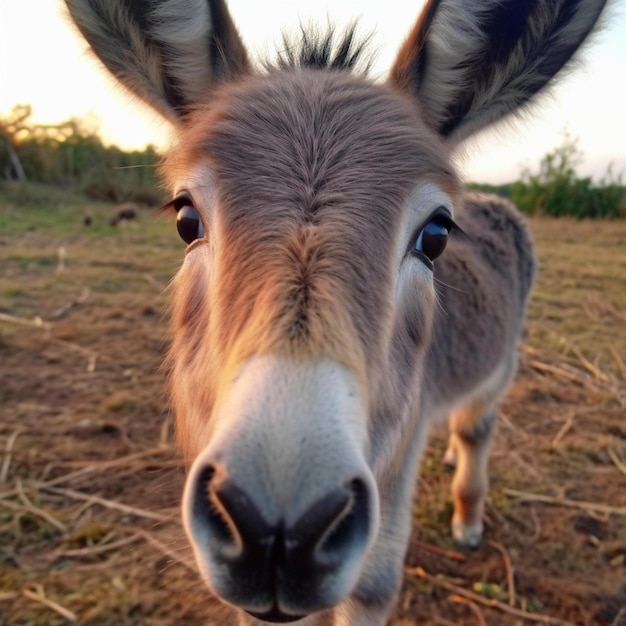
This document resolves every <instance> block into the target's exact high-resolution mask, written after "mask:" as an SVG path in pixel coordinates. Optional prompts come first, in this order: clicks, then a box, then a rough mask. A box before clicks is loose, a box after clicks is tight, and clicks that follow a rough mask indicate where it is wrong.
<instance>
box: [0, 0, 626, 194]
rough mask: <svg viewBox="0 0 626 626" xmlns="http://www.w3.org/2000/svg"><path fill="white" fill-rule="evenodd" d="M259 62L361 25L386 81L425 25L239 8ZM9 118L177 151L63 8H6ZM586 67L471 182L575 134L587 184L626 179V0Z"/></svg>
mask: <svg viewBox="0 0 626 626" xmlns="http://www.w3.org/2000/svg"><path fill="white" fill-rule="evenodd" d="M228 4H229V7H230V10H231V13H232V14H233V18H234V20H235V23H236V24H237V26H238V28H239V31H240V33H241V35H242V37H243V39H244V41H245V43H246V45H247V46H248V48H249V49H250V51H251V52H252V56H253V58H254V57H256V58H258V57H259V56H264V55H265V56H266V55H267V54H269V53H271V51H272V50H273V48H274V45H275V44H276V43H277V42H278V41H279V39H280V33H281V30H282V29H285V28H286V29H296V28H297V27H298V24H299V22H300V21H304V22H305V23H306V22H308V21H311V20H313V21H314V22H316V23H318V24H322V25H323V24H325V23H326V21H327V19H328V18H330V19H331V20H332V21H333V22H334V23H336V24H338V25H346V24H348V23H349V22H350V21H352V20H353V19H354V18H359V24H360V30H361V32H363V33H367V32H370V31H373V32H374V38H373V42H374V46H375V48H376V49H377V50H378V51H379V54H378V57H377V59H378V60H377V62H376V64H375V66H374V74H375V75H377V76H384V75H385V72H386V71H387V70H388V68H389V67H390V66H391V64H392V62H393V58H394V54H395V52H396V51H397V49H398V47H399V45H400V43H401V42H402V40H403V38H404V37H405V36H406V35H407V34H408V31H409V29H410V27H411V25H412V23H413V22H414V20H415V19H416V17H417V15H418V13H419V9H420V7H421V5H422V2H421V1H420V0H416V1H413V2H408V1H407V0H387V1H386V2H380V0H378V1H376V2H374V1H373V0H359V1H357V0H334V1H333V2H330V1H328V2H311V0H308V1H305V0H265V1H264V2H260V1H259V0H229V3H228ZM0 25H2V35H1V36H0V78H1V81H0V115H6V114H7V113H8V112H9V111H10V110H11V108H12V107H13V106H14V105H15V104H22V103H23V104H26V103H30V104H32V105H33V107H34V114H35V115H34V119H35V121H37V122H41V123H56V122H60V121H63V120H65V119H68V118H69V117H73V116H77V117H86V116H92V117H93V116H94V115H95V116H96V117H97V119H98V120H99V126H100V132H101V135H102V137H103V138H104V139H105V141H106V142H109V143H114V144H117V145H119V146H121V147H123V148H142V147H143V146H145V145H146V144H147V143H154V144H156V145H157V146H158V147H160V148H166V147H167V146H168V145H170V143H171V140H170V135H169V126H168V124H167V123H166V122H162V121H161V120H160V119H159V117H158V116H157V115H156V114H154V113H151V111H150V110H149V109H148V108H147V107H146V106H144V105H142V104H140V103H139V102H137V101H135V100H133V98H132V97H131V96H129V95H128V94H127V93H125V92H124V91H123V90H122V89H121V88H118V87H117V86H116V84H115V83H114V81H113V80H112V79H110V78H109V77H108V75H107V74H106V73H105V71H104V70H103V69H101V68H100V66H99V65H98V63H97V62H96V61H94V60H93V58H92V57H91V55H89V54H88V53H87V52H86V50H87V48H86V44H84V43H83V42H82V40H81V39H80V38H79V37H78V36H77V35H76V33H75V32H74V30H73V28H71V27H70V25H69V23H68V21H67V18H66V17H65V15H64V8H63V2H62V1H61V0H0ZM585 52H586V54H584V62H583V63H582V65H581V66H580V67H578V68H577V69H575V70H574V72H573V73H572V74H571V75H570V76H568V77H567V78H566V79H565V80H564V81H563V82H562V83H561V84H560V85H559V86H558V88H557V89H556V90H554V91H553V94H552V96H551V97H548V98H544V99H543V100H542V101H541V104H540V106H539V107H536V108H535V109H533V110H532V114H531V115H528V116H527V118H526V119H525V120H521V121H518V122H516V123H515V124H512V125H511V124H508V125H506V126H502V127H501V128H500V129H499V130H498V131H497V132H496V133H489V134H485V135H484V136H483V137H480V138H479V139H477V140H473V141H472V142H471V143H470V144H469V145H468V146H467V149H466V150H465V151H464V152H465V154H464V158H463V161H461V166H462V170H463V171H464V173H465V175H466V177H467V178H469V179H471V180H476V181H481V182H503V181H507V180H513V179H515V178H516V177H517V175H518V173H519V171H520V170H521V168H522V167H529V168H530V169H531V170H536V169H537V166H538V163H539V160H540V159H541V157H542V156H543V155H544V154H546V152H549V151H551V150H552V149H553V148H554V147H555V146H557V145H558V144H559V143H560V142H561V140H562V131H563V129H564V128H565V127H567V129H568V130H569V133H570V134H571V135H573V136H575V137H576V136H577V137H579V138H580V142H579V146H580V148H581V149H582V150H583V152H584V154H585V163H584V166H583V167H582V168H581V170H580V173H581V174H585V175H587V174H589V175H591V174H594V175H595V176H599V175H601V174H602V173H603V172H604V171H605V170H606V167H607V165H608V164H609V163H611V162H613V163H614V164H615V170H616V171H624V172H625V173H626V0H621V1H620V2H617V3H616V6H614V8H613V12H612V15H611V16H610V18H609V19H608V20H607V27H606V28H605V32H603V33H602V34H601V35H599V36H597V37H596V39H595V42H594V43H593V44H592V45H591V46H590V47H589V48H587V50H586V51H585Z"/></svg>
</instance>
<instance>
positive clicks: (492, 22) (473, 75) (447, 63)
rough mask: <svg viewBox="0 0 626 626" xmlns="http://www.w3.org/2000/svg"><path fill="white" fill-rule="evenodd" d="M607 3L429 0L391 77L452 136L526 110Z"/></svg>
mask: <svg viewBox="0 0 626 626" xmlns="http://www.w3.org/2000/svg"><path fill="white" fill-rule="evenodd" d="M605 4H606V0H471V1H469V2H468V1H466V0H429V1H428V3H427V4H426V6H425V7H424V10H423V11H422V14H421V16H420V18H419V19H418V21H417V24H416V25H415V27H414V28H413V31H412V32H411V33H410V35H409V37H408V39H407V41H406V42H405V43H404V45H403V46H402V48H401V49H400V52H399V54H398V57H397V59H396V62H395V64H394V66H393V68H392V70H391V77H390V81H391V83H392V84H393V85H395V86H396V87H399V88H400V89H402V90H404V91H407V92H409V93H410V94H411V95H412V96H414V97H415V98H417V99H418V100H419V103H420V107H421V110H422V112H423V115H424V117H425V118H426V121H427V122H428V123H429V124H430V125H431V126H433V127H434V128H435V129H436V130H437V131H438V132H439V133H440V134H441V135H442V136H444V137H446V138H449V139H450V140H452V141H458V140H460V139H463V138H465V137H466V136H468V135H470V134H471V133H473V132H476V131H478V130H480V129H481V128H484V127H485V126H487V125H489V124H491V123H492V122H495V121H497V120H499V119H500V118H502V117H504V116H505V115H507V114H509V113H512V112H514V111H516V110H519V109H520V108H521V107H523V105H525V104H526V103H528V102H529V101H530V100H531V99H532V98H533V97H534V96H535V94H537V93H538V92H539V91H541V90H542V89H543V88H544V87H545V86H546V85H548V83H550V81H551V80H552V79H553V77H554V76H555V75H556V74H557V73H558V72H559V71H560V70H561V69H562V68H563V67H564V66H566V65H567V64H568V63H569V62H570V60H571V58H572V55H573V54H574V52H575V51H576V50H577V49H578V47H579V46H580V45H581V44H582V43H583V41H584V40H585V39H586V38H587V36H588V35H589V34H590V32H591V31H592V30H593V28H594V25H595V24H596V22H597V21H598V18H599V16H600V14H601V12H602V9H603V8H604V6H605Z"/></svg>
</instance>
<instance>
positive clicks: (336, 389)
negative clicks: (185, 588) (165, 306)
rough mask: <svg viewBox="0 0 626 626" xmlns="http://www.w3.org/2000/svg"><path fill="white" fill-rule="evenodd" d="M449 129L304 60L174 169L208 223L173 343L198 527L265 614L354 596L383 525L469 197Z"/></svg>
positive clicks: (260, 85) (191, 512) (209, 113)
mask: <svg viewBox="0 0 626 626" xmlns="http://www.w3.org/2000/svg"><path fill="white" fill-rule="evenodd" d="M440 143H441V142H440V140H439V138H438V137H437V136H436V135H435V134H434V133H432V131H430V130H428V129H427V128H426V127H425V126H424V124H423V123H422V122H421V120H420V119H419V118H418V117H417V116H416V115H415V113H414V109H413V106H412V103H411V102H410V101H408V99H407V100H405V99H404V98H402V97H399V96H398V95H397V94H396V93H394V92H393V91H391V90H390V89H389V88H386V87H383V86H372V85H371V84H369V83H367V82H365V81H363V80H362V79H356V78H354V77H352V76H346V75H345V74H344V73H342V72H331V73H325V72H320V71H319V70H305V69H300V70H298V71H295V70H294V71H282V72H277V73H274V74H272V75H270V76H268V77H265V78H264V80H258V79H256V78H251V79H246V80H242V81H241V83H239V84H237V85H236V86H234V87H232V88H226V89H224V90H223V91H222V93H221V94H220V98H219V100H217V101H216V102H215V103H211V104H209V105H208V106H207V107H206V108H203V109H202V110H199V111H197V112H196V113H195V114H194V117H193V121H192V122H191V123H190V126H189V129H188V130H187V131H186V132H185V133H184V136H183V138H182V141H181V144H180V145H181V148H180V150H178V151H176V152H175V153H174V154H173V155H172V156H170V159H169V160H168V162H167V163H166V164H165V166H164V170H165V171H168V172H174V173H178V176H180V174H179V173H181V172H185V173H187V174H186V175H183V176H182V178H179V177H178V176H176V177H175V178H174V180H173V186H174V188H175V189H176V194H177V197H178V199H177V200H176V201H175V204H177V205H178V207H179V216H180V215H181V213H182V212H183V211H184V212H188V213H189V214H190V215H193V219H194V220H196V222H195V226H192V230H193V228H194V227H195V228H196V229H197V230H196V231H195V232H193V234H192V236H197V238H196V239H194V240H193V241H192V243H191V244H190V246H189V248H188V251H187V255H186V260H185V263H184V265H183V267H182V269H181V272H180V273H179V276H178V278H177V280H176V289H175V292H176V293H175V295H174V302H175V310H174V316H173V325H174V332H173V344H172V350H171V359H172V377H171V381H172V392H173V393H172V395H173V398H174V405H175V407H176V410H177V415H178V430H179V437H180V441H181V444H182V447H183V450H184V451H185V454H186V456H187V458H188V459H189V461H193V464H192V468H191V473H190V477H189V479H188V482H187V489H186V492H185V498H184V519H185V525H186V528H187V531H188V533H189V534H190V536H191V537H192V538H193V543H194V546H195V548H196V554H197V557H198V562H199V564H200V566H201V569H202V572H203V574H204V576H205V578H206V579H207V581H208V583H209V585H210V586H211V588H212V589H214V590H215V591H216V592H217V593H218V594H219V595H220V596H221V597H222V598H224V599H226V600H227V601H229V602H231V603H233V604H236V605H237V606H241V607H243V608H245V609H246V610H247V611H249V612H250V613H253V614H256V615H262V616H265V617H266V618H267V617H269V616H270V615H274V614H275V615H278V614H279V613H278V612H277V611H280V615H282V616H292V617H293V618H296V617H300V616H303V615H307V614H309V613H311V612H312V611H316V610H319V609H322V608H326V607H328V606H332V605H334V604H336V603H337V602H338V601H339V600H340V599H341V598H343V597H344V596H346V595H347V594H348V593H349V592H350V591H352V589H353V588H354V586H355V584H356V582H357V579H358V576H359V573H360V572H361V570H362V567H363V561H364V559H365V557H366V555H367V554H368V551H369V548H370V547H371V545H372V543H373V542H374V541H375V539H376V536H377V532H378V525H379V517H380V513H379V509H380V503H379V499H380V498H379V494H378V488H377V485H376V476H375V467H374V466H375V464H376V462H377V459H379V458H380V459H382V456H383V455H385V454H389V453H393V450H392V449H385V448H386V447H387V448H389V441H388V440H387V439H388V433H387V432H386V431H387V430H388V429H389V426H390V424H391V422H395V423H396V424H397V427H398V428H399V427H400V426H401V424H403V423H404V422H405V421H406V419H407V415H408V407H409V405H410V403H409V400H411V401H412V403H414V402H415V401H416V400H417V397H416V394H417V393H418V392H419V385H418V384H417V378H418V376H417V372H418V371H419V370H420V367H421V362H422V360H423V355H424V351H425V348H426V345H427V341H428V337H429V335H430V327H431V324H432V319H433V313H434V303H435V296H434V289H433V275H432V260H433V259H434V258H435V256H437V255H438V253H439V252H440V251H441V250H442V249H443V244H444V243H445V241H443V239H445V232H444V231H445V229H446V228H448V227H449V225H450V222H451V215H452V210H453V203H454V201H453V198H454V197H455V195H456V180H455V178H454V176H453V174H452V173H451V169H450V167H449V166H448V164H447V161H446V159H445V151H444V150H442V149H441V145H440ZM180 207H183V208H180ZM191 207H193V209H192V208H191ZM196 216H197V219H196ZM431 230H433V231H435V234H432V233H431V232H430V231H431ZM201 234H202V236H200V235H201ZM429 257H430V258H429ZM398 372H400V373H401V374H400V375H398V374H397V373H398ZM390 373H393V378H391V377H390V376H389V374H390ZM399 383H401V384H399ZM217 538H219V541H218V540H217ZM305 589H306V592H303V590H305Z"/></svg>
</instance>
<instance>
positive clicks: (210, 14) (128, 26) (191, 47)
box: [65, 0, 248, 122]
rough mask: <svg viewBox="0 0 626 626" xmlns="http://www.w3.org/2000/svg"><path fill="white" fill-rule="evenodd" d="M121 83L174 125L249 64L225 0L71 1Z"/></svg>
mask: <svg viewBox="0 0 626 626" xmlns="http://www.w3.org/2000/svg"><path fill="white" fill-rule="evenodd" d="M65 2H66V4H67V8H68V10H69V13H70V16H71V18H72V19H73V20H74V22H75V24H76V26H77V27H78V29H79V30H80V31H81V33H82V35H83V36H84V37H85V39H86V40H87V42H88V43H89V45H90V46H91V48H92V49H93V51H94V52H95V53H96V55H97V56H98V57H99V58H100V60H101V61H102V62H103V63H104V65H105V66H106V67H107V68H108V69H109V71H110V72H111V73H112V74H113V76H115V78H117V79H118V80H119V81H120V82H121V83H122V84H124V85H125V86H126V87H127V88H129V89H130V90H131V91H132V92H133V93H134V94H136V95H138V96H139V97H140V98H142V99H143V100H145V101H146V102H147V103H148V104H149V105H150V106H152V107H153V108H155V109H157V110H158V111H159V112H160V113H161V114H163V115H164V116H165V117H167V118H169V119H170V120H172V121H174V122H179V121H180V118H181V117H182V116H183V115H184V114H185V113H187V112H188V111H189V110H190V108H192V107H193V105H194V104H196V103H198V102H199V101H200V100H201V99H202V98H203V97H204V96H206V93H207V91H208V90H209V89H210V88H211V87H213V86H214V85H215V84H217V83H219V82H220V81H222V80H224V79H227V78H228V77H229V76H231V75H233V74H236V73H238V72H241V71H244V70H246V69H247V67H248V58H247V54H246V50H245V48H244V46H243V44H242V42H241V39H240V38H239V35H238V33H237V31H236V29H235V27H234V25H233V22H232V19H231V17H230V14H229V13H228V9H227V8H226V4H225V1H224V0H159V1H158V2H156V1H155V0H65Z"/></svg>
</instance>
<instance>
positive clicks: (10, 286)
mask: <svg viewBox="0 0 626 626" xmlns="http://www.w3.org/2000/svg"><path fill="white" fill-rule="evenodd" d="M86 211H89V213H90V214H91V217H92V224H91V225H90V226H88V227H87V226H84V225H83V222H82V215H83V212H86ZM110 213H111V209H110V208H107V207H106V206H90V207H82V206H80V205H77V204H76V203H73V204H72V203H67V204H64V203H63V201H62V200H58V199H57V201H56V203H55V206H54V207H52V208H50V207H48V206H46V205H45V203H42V202H35V201H33V205H32V206H30V207H28V208H24V207H23V206H18V205H17V204H15V203H12V202H11V201H10V199H9V200H7V199H6V198H5V199H4V200H3V199H2V197H1V196H0V416H1V417H0V624H1V625H3V626H4V625H11V626H18V625H19V626H35V625H36V626H54V625H57V624H58V625H61V624H67V623H75V624H79V625H84V626H87V625H89V626H109V625H110V626H114V625H115V626H131V625H132V626H135V625H136V626H143V625H148V626H171V625H173V624H180V625H183V624H194V625H195V624H215V625H217V624H225V623H226V622H223V621H222V620H221V618H219V617H216V615H218V613H216V612H215V611H216V607H215V602H214V601H212V600H211V599H210V598H208V596H207V593H206V591H205V590H204V588H203V586H202V585H201V584H200V583H199V581H198V577H197V575H196V572H195V570H194V565H193V561H192V558H191V554H190V550H189V548H188V547H187V545H186V543H185V540H184V538H183V535H182V531H181V526H180V521H179V516H178V502H179V496H180V492H181V485H182V481H183V468H182V466H181V463H180V459H179V456H178V453H177V451H176V449H175V447H174V446H173V443H172V424H171V422H170V419H169V417H168V413H167V409H166V403H165V398H164V390H163V389H164V384H163V378H164V377H163V373H162V372H161V371H160V369H159V368H160V364H161V361H162V357H163V354H164V351H165V349H166V345H167V342H166V322H165V320H166V316H167V314H166V305H165V303H166V293H165V292H166V286H167V283H168V280H169V278H170V277H171V276H172V274H173V273H174V272H175V269H176V267H177V265H178V263H179V262H180V259H181V258H182V248H181V245H180V243H179V240H178V238H177V236H176V234H175V231H174V226H173V224H171V223H169V222H167V223H166V222H164V221H163V220H160V219H158V218H154V217H153V216H150V215H148V214H142V215H140V218H139V220H137V221H136V222H134V223H129V224H126V223H123V224H120V226H119V227H117V228H114V227H111V226H109V225H108V224H107V222H108V217H109V216H110ZM531 227H532V229H533V231H534V233H535V235H536V240H537V247H538V253H539V257H540V261H541V273H540V276H539V283H538V285H537V288H536V290H535V294H534V298H533V301H532V304H531V307H530V319H529V322H528V327H527V336H526V339H525V343H524V345H523V346H522V348H521V353H522V358H521V366H520V371H519V375H518V377H517V380H516V382H515V384H514V385H513V387H512V389H511V391H510V393H509V395H508V397H507V398H506V400H505V401H504V402H503V403H502V406H501V411H500V419H499V429H498V432H497V436H496V440H495V445H494V448H493V453H492V462H491V469H490V475H491V495H490V499H489V502H488V506H487V511H486V520H485V522H486V537H485V541H484V543H483V545H482V547H481V548H480V549H478V550H476V551H474V552H470V553H468V552H460V551H458V550H457V548H455V546H454V545H453V543H452V542H451V540H450V536H449V531H448V526H449V520H450V515H451V501H450V497H449V493H448V489H449V481H450V476H449V475H448V474H447V473H446V472H445V470H444V469H443V467H442V464H441V462H440V459H441V456H442V454H443V451H444V448H445V432H444V431H437V432H434V433H433V437H432V441H431V444H430V446H429V448H428V451H427V454H426V457H425V459H424V462H423V465H422V472H421V477H420V479H419V494H418V497H417V499H416V502H415V506H414V515H415V528H414V533H413V538H412V542H411V546H410V550H409V555H408V559H407V571H406V576H405V583H404V588H403V590H402V593H401V596H400V601H399V604H398V607H397V610H396V614H395V617H394V620H393V621H392V624H394V625H395V626H411V625H416V624H424V625H427V626H435V625H443V626H445V625H455V624H457V625H458V624H461V625H465V624H468V625H474V624H475V625H477V626H480V625H485V624H488V625H489V626H515V625H518V624H520V625H522V624H533V623H534V624H561V625H563V624H570V625H571V624H575V625H577V626H609V625H613V626H624V625H626V419H625V417H626V365H625V364H624V361H625V360H626V221H621V222H597V223H595V222H574V221H570V220H558V221H557V220H548V219H536V220H533V221H532V222H531Z"/></svg>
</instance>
